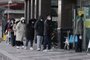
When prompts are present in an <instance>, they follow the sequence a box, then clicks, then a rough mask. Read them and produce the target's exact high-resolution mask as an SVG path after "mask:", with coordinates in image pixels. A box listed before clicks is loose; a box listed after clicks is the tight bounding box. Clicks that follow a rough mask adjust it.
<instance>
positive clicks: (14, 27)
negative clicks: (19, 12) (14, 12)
mask: <svg viewBox="0 0 90 60" xmlns="http://www.w3.org/2000/svg"><path fill="white" fill-rule="evenodd" d="M18 22H19V19H16V20H15V23H14V25H13V31H14V42H13V43H14V44H15V46H16V25H17V23H18Z"/></svg>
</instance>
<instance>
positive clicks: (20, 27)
mask: <svg viewBox="0 0 90 60" xmlns="http://www.w3.org/2000/svg"><path fill="white" fill-rule="evenodd" d="M24 36H25V24H22V23H21V22H19V23H18V24H17V25H16V41H22V40H23V38H24Z"/></svg>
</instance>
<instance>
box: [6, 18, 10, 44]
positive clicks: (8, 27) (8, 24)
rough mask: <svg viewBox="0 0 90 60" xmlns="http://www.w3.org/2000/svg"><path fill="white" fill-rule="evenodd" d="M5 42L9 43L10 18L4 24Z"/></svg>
mask: <svg viewBox="0 0 90 60" xmlns="http://www.w3.org/2000/svg"><path fill="white" fill-rule="evenodd" d="M5 34H6V43H9V44H10V43H11V20H10V19H9V20H7V23H6V25H5Z"/></svg>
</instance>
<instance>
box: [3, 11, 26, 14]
mask: <svg viewBox="0 0 90 60" xmlns="http://www.w3.org/2000/svg"><path fill="white" fill-rule="evenodd" d="M8 13H10V14H24V13H25V11H24V10H5V11H4V14H8Z"/></svg>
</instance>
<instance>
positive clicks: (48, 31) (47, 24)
mask: <svg viewBox="0 0 90 60" xmlns="http://www.w3.org/2000/svg"><path fill="white" fill-rule="evenodd" d="M51 23H52V21H51V20H45V22H44V35H47V36H51V33H52V24H51Z"/></svg>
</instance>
